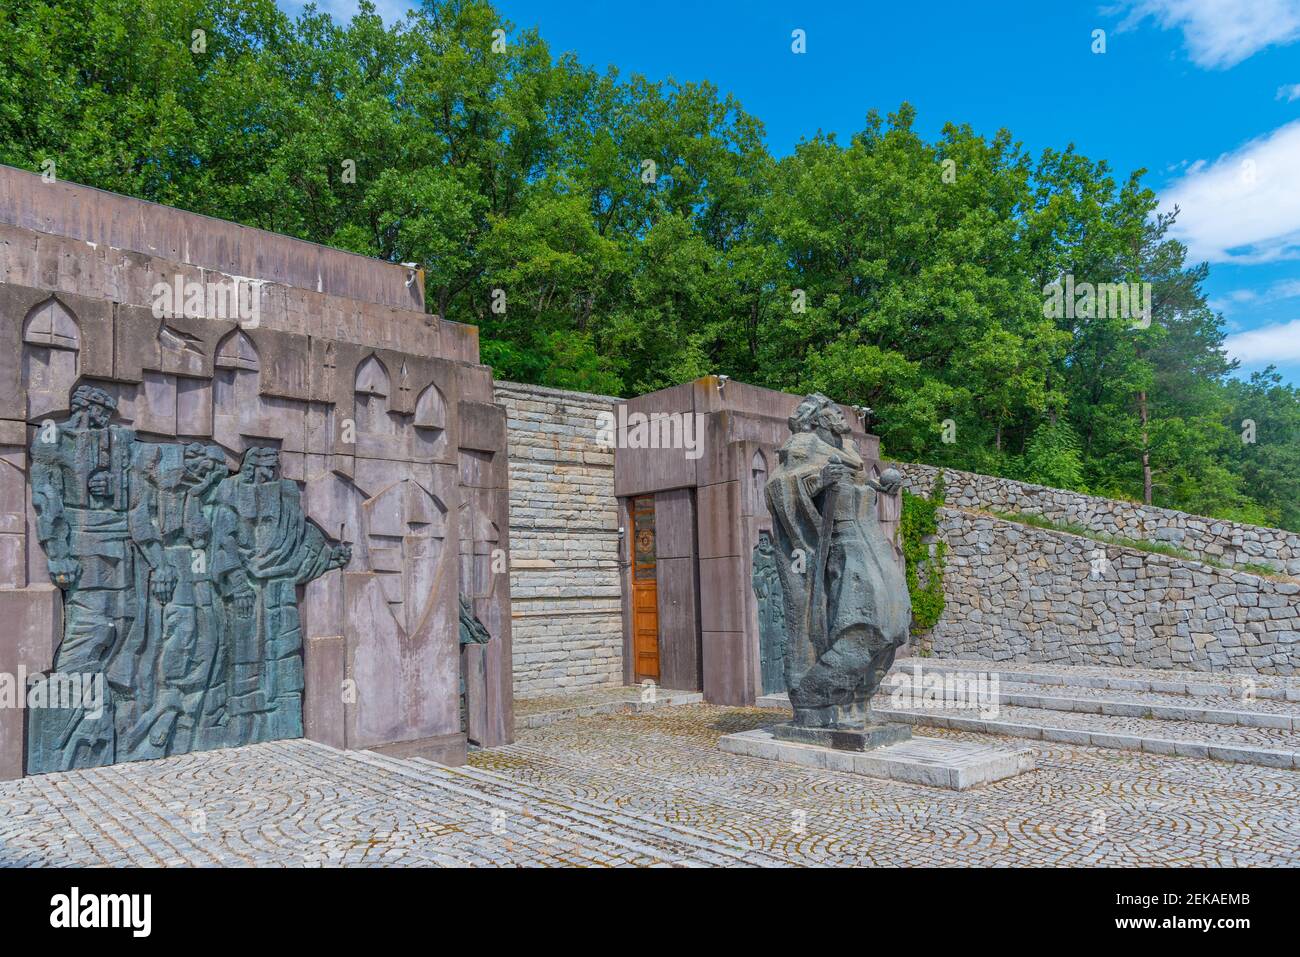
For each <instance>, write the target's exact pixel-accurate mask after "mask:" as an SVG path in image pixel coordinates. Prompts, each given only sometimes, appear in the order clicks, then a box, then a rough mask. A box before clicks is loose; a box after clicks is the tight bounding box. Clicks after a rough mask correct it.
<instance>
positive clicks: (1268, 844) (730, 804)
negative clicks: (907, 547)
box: [0, 704, 1300, 867]
mask: <svg viewBox="0 0 1300 957" xmlns="http://www.w3.org/2000/svg"><path fill="white" fill-rule="evenodd" d="M775 717H776V715H775V713H774V712H773V711H771V710H761V709H756V708H723V707H714V706H708V705H703V704H688V705H683V706H677V707H668V708H661V709H658V710H654V711H651V712H643V713H634V712H630V711H625V712H621V713H597V714H592V715H590V716H586V717H571V716H562V717H561V718H560V719H559V720H555V721H552V722H551V723H548V724H544V725H542V726H538V727H533V728H531V729H529V730H521V731H520V733H519V735H518V739H517V741H516V742H515V743H514V744H512V745H509V746H505V747H501V748H495V749H489V750H483V751H477V752H473V753H471V755H470V762H469V764H467V765H466V766H464V767H460V768H448V767H444V766H441V765H437V764H434V763H431V762H428V761H424V760H422V759H397V758H391V757H386V756H381V755H377V754H374V753H371V752H365V751H353V752H344V751H339V750H335V749H333V748H330V747H327V746H325V745H321V744H317V743H313V742H310V741H306V740H296V741H280V742H272V743H267V744H260V745H253V746H249V747H243V748H237V749H229V750H221V751H211V752H206V753H196V754H188V755H183V756H179V757H175V758H169V759H166V760H163V761H152V762H137V763H131V764H119V765H115V766H111V767H104V768H97V769H92V770H88V771H75V772H67V773H59V774H49V775H41V776H34V777H30V778H26V779H23V780H19V781H12V782H7V783H5V784H3V785H0V864H4V865H8V866H15V865H18V866H24V865H27V866H67V865H72V866H111V865H144V866H177V865H195V866H218V865H227V866H259V865H270V866H287V867H318V866H345V867H351V866H391V865H397V866H464V865H473V866H514V865H522V866H900V865H937V866H950V867H969V866H973V865H974V866H1091V865H1102V866H1137V865H1175V866H1179V865H1189V866H1206V865H1246V866H1287V865H1290V866H1294V865H1296V864H1297V863H1300V850H1298V849H1297V837H1298V836H1300V809H1298V808H1297V798H1298V797H1300V774H1297V772H1296V771H1294V770H1284V769H1278V768H1270V767H1262V766H1253V765H1244V764H1231V763H1226V762H1220V761H1214V760H1208V759H1202V758H1190V757H1178V756H1173V755H1160V754H1147V753H1137V752H1130V751H1120V750H1113V749H1107V748H1097V747H1090V746H1081V745H1069V744H1061V743H1055V742H1048V741H1042V740H1034V739H1013V738H1007V737H1004V736H994V735H983V734H972V733H968V732H961V731H952V730H946V729H935V728H925V729H917V733H918V735H927V736H941V737H947V738H954V739H960V740H967V741H979V742H986V743H1000V744H1003V745H1007V746H1010V745H1012V744H1017V745H1029V746H1032V747H1033V748H1034V750H1035V751H1036V753H1037V757H1038V760H1037V770H1035V771H1033V772H1030V773H1027V774H1023V775H1020V776H1018V777H1015V778H1011V779H1008V780H1006V781H1002V782H998V783H995V784H991V785H988V786H985V787H981V788H976V789H974V790H971V791H966V792H961V793H954V792H951V791H943V790H938V789H934V788H928V787H924V786H920V785H907V784H900V783H896V782H888V781H880V780H874V779H870V778H864V777H860V776H857V775H851V774H840V773H836V772H829V771H818V770H815V769H810V768H804V767H797V766H790V765H784V764H778V763H774V762H769V761H763V760H759V759H754V758H746V757H741V756H738V755H731V754H726V753H723V752H722V751H720V750H719V749H718V747H717V740H718V738H719V737H720V736H721V735H723V734H728V733H731V732H735V731H743V730H748V729H751V728H756V727H760V726H762V725H764V724H770V723H771V722H772V721H773V720H774V718H775Z"/></svg>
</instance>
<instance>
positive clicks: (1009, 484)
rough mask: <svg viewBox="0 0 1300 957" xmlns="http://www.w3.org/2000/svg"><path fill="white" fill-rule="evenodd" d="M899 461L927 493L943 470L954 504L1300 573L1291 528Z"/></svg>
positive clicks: (911, 486) (910, 485)
mask: <svg viewBox="0 0 1300 957" xmlns="http://www.w3.org/2000/svg"><path fill="white" fill-rule="evenodd" d="M898 468H899V469H900V470H901V471H902V472H903V476H904V480H905V487H906V488H907V490H908V491H910V492H912V493H913V494H916V495H926V496H928V495H929V494H930V489H931V488H933V486H934V479H935V475H936V474H937V473H938V472H939V471H943V473H944V483H945V487H946V489H947V491H946V495H945V501H946V503H947V504H948V505H950V506H954V507H957V508H972V509H991V510H993V511H998V512H1025V513H1029V514H1034V515H1042V516H1043V517H1044V518H1048V519H1050V520H1052V521H1055V522H1069V523H1071V524H1074V525H1079V526H1082V527H1084V528H1087V529H1090V530H1092V531H1096V532H1103V533H1105V534H1108V535H1114V536H1118V537H1122V538H1131V539H1139V540H1145V541H1156V542H1167V543H1169V544H1170V545H1174V546H1176V547H1178V548H1180V549H1183V550H1184V551H1187V552H1191V553H1192V554H1194V555H1199V556H1201V557H1204V558H1209V559H1212V560H1214V561H1216V562H1220V563H1223V564H1229V565H1251V564H1253V565H1268V566H1271V567H1273V568H1276V569H1277V570H1278V571H1284V572H1287V573H1288V574H1292V575H1300V535H1297V534H1296V533H1294V532H1287V531H1283V530H1281V529H1277V528H1264V527H1262V526H1259V525H1245V524H1242V523H1241V522H1230V521H1227V520H1225V519H1217V518H1206V517H1204V516H1201V515H1190V514H1188V513H1187V512H1179V511H1176V510H1174V509H1169V508H1155V507H1153V506H1147V505H1139V504H1136V503H1134V502H1119V501H1115V500H1114V499H1108V498H1098V497H1097V496H1095V495H1082V494H1080V493H1078V492H1069V491H1065V490H1063V489H1057V488H1047V487H1046V486H1043V485H1030V484H1028V483H1026V482H1016V481H1012V480H1011V479H1004V478H997V477H995V476H992V475H977V474H975V473H973V472H961V471H957V470H955V469H942V470H940V469H937V468H935V467H934V466H931V465H919V464H915V463H908V464H900V465H899V466H898Z"/></svg>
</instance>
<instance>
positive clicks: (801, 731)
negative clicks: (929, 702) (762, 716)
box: [767, 722, 912, 751]
mask: <svg viewBox="0 0 1300 957" xmlns="http://www.w3.org/2000/svg"><path fill="white" fill-rule="evenodd" d="M767 730H768V731H770V732H771V733H772V737H774V738H776V739H778V740H780V741H791V742H794V743H796V744H811V745H816V746H817V747H821V748H831V749H833V750H835V751H871V750H874V749H875V748H882V747H884V746H885V745H888V744H897V743H898V742H900V741H906V740H908V739H909V738H911V737H912V729H911V728H909V727H908V726H907V725H905V724H886V723H884V722H872V723H870V724H868V725H867V726H866V727H864V728H807V727H804V726H803V725H798V724H793V723H790V722H787V723H785V724H776V725H773V726H772V727H770V728H768V729H767Z"/></svg>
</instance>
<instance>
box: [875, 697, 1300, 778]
mask: <svg viewBox="0 0 1300 957" xmlns="http://www.w3.org/2000/svg"><path fill="white" fill-rule="evenodd" d="M875 713H876V715H877V717H878V718H880V720H883V721H902V722H906V723H908V724H913V725H920V726H929V727H940V728H952V729H954V730H959V731H974V732H979V733H983V734H1000V735H1008V736H1010V737H1016V738H1028V739H1030V740H1042V741H1054V742H1059V743H1062V744H1078V745H1088V746H1091V747H1098V748H1118V749H1121V750H1126V751H1147V752H1150V753H1152V754H1176V755H1181V756H1185V757H1198V758H1207V757H1208V758H1213V759H1217V760H1221V761H1230V762H1234V763H1240V764H1256V765H1262V766H1264V767H1275V768H1300V733H1297V732H1294V731H1291V730H1282V729H1279V728H1260V727H1248V726H1239V725H1228V724H1215V723H1207V722H1195V721H1176V720H1160V719H1149V718H1120V717H1116V716H1110V715H1103V714H1093V713H1081V712H1068V713H1067V712H1062V711H1052V710H1048V709H1044V708H1023V707H1015V706H1003V707H1001V708H1000V709H999V713H998V716H997V717H996V718H993V717H984V716H982V715H980V713H979V712H978V711H974V710H966V709H924V708H894V707H890V706H888V705H885V704H880V705H877V706H876V708H875Z"/></svg>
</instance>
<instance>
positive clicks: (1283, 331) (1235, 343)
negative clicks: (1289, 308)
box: [1223, 319, 1300, 365]
mask: <svg viewBox="0 0 1300 957" xmlns="http://www.w3.org/2000/svg"><path fill="white" fill-rule="evenodd" d="M1223 346H1224V348H1225V349H1227V350H1228V355H1230V356H1231V357H1232V358H1234V359H1240V360H1241V363H1242V365H1267V364H1268V363H1276V364H1282V363H1287V362H1300V319H1292V320H1291V321H1290V322H1279V323H1275V324H1274V325H1271V326H1260V327H1259V328H1258V329H1251V330H1250V331H1248V332H1239V333H1237V334H1236V335H1233V336H1229V337H1228V338H1227V339H1226V340H1224V343H1223Z"/></svg>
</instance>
